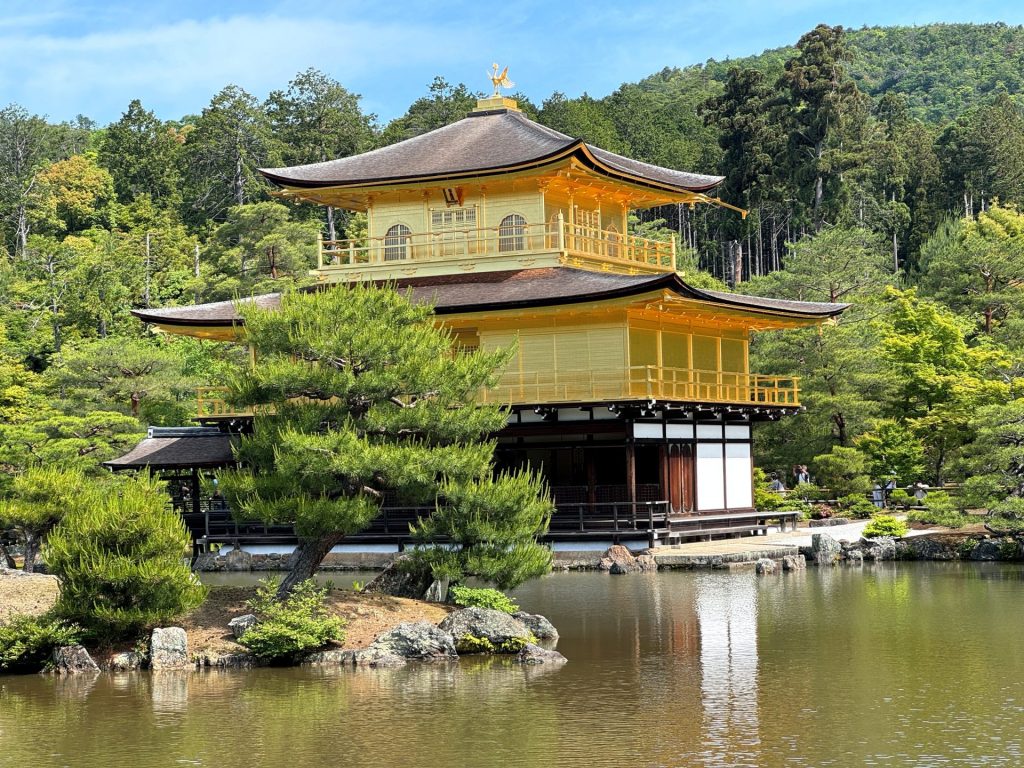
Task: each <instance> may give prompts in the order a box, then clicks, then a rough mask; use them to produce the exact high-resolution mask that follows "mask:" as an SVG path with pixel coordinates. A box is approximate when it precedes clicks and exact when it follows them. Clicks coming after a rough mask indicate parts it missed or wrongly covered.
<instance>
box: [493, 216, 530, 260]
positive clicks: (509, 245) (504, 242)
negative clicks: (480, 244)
mask: <svg viewBox="0 0 1024 768" xmlns="http://www.w3.org/2000/svg"><path fill="white" fill-rule="evenodd" d="M525 249H526V219H524V218H523V217H522V216H520V215H519V214H518V213H510V214H509V215H508V216H506V217H505V218H504V219H502V220H501V224H500V225H499V227H498V250H499V251H522V250H525Z"/></svg>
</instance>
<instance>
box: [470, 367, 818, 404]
mask: <svg viewBox="0 0 1024 768" xmlns="http://www.w3.org/2000/svg"><path fill="white" fill-rule="evenodd" d="M480 400H481V401H482V402H492V403H509V404H513V405H514V404H540V403H570V402H601V401H604V400H674V401H679V402H691V403H730V404H744V405H747V404H757V405H778V406H798V405H800V389H799V380H798V378H797V377H795V376H764V375H761V374H756V373H731V372H728V371H701V370H694V369H689V368H663V367H660V366H654V365H638V366H632V367H630V368H627V369H626V370H625V371H621V370H619V371H616V370H610V371H592V370H586V371H557V370H551V371H533V372H528V373H526V372H524V373H519V372H509V373H505V374H504V375H503V376H502V377H501V379H500V380H499V381H498V384H497V386H495V387H493V388H492V389H489V390H486V391H484V392H483V393H481V397H480Z"/></svg>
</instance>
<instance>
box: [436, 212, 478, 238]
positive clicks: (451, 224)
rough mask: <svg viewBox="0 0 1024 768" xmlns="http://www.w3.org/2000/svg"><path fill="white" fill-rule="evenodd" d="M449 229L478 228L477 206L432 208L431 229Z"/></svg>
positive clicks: (439, 230)
mask: <svg viewBox="0 0 1024 768" xmlns="http://www.w3.org/2000/svg"><path fill="white" fill-rule="evenodd" d="M447 229H476V208H475V207H471V208H432V209H431V211H430V230H431V231H432V232H443V231H445V230H447Z"/></svg>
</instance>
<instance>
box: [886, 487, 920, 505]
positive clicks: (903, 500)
mask: <svg viewBox="0 0 1024 768" xmlns="http://www.w3.org/2000/svg"><path fill="white" fill-rule="evenodd" d="M915 501H917V499H915V498H914V497H913V496H911V495H910V494H909V493H907V492H906V491H905V490H903V489H902V488H897V489H895V490H893V491H890V492H889V505H890V506H892V507H899V508H900V509H903V510H907V509H909V508H910V507H911V505H912V504H914V502H915Z"/></svg>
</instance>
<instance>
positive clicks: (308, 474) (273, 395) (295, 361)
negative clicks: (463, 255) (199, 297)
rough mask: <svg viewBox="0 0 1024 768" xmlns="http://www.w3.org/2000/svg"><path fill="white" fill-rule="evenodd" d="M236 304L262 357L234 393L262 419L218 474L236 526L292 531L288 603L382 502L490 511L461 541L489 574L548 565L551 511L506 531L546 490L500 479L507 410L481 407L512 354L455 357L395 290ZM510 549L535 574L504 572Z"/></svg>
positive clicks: (361, 289) (447, 338)
mask: <svg viewBox="0 0 1024 768" xmlns="http://www.w3.org/2000/svg"><path fill="white" fill-rule="evenodd" d="M238 307H239V312H240V313H241V315H242V316H243V317H244V319H245V330H246V337H247V340H248V343H249V344H250V345H251V346H252V348H253V349H254V350H255V353H256V363H255V365H254V366H252V367H250V368H247V369H244V370H241V371H239V372H238V373H237V374H236V375H235V376H234V377H233V379H232V381H231V382H230V394H229V399H230V401H231V402H232V403H233V404H234V405H236V406H252V407H255V408H256V409H257V413H258V414H259V415H258V416H257V418H256V420H255V421H256V423H255V430H254V434H253V435H251V436H247V437H243V438H242V440H241V442H240V445H239V447H238V450H237V458H238V460H239V462H240V463H241V468H240V469H234V470H225V471H222V472H219V473H218V474H217V477H218V480H219V484H220V488H221V489H222V490H223V492H224V495H225V497H226V499H227V500H228V503H229V504H230V505H231V507H232V509H234V510H235V513H236V515H238V516H239V517H240V518H247V519H253V518H256V519H261V520H264V521H266V522H267V523H270V524H291V525H294V527H295V532H296V534H297V537H298V542H299V543H298V549H297V553H296V557H295V559H294V562H293V566H292V570H291V572H290V573H289V574H288V576H287V577H286V578H285V579H284V581H283V582H282V583H281V587H280V592H279V594H280V595H281V596H284V595H285V594H287V593H288V592H289V591H290V590H291V589H292V588H293V587H294V586H295V585H296V584H298V583H299V582H301V581H303V580H305V579H308V578H309V577H310V576H312V575H313V574H314V573H315V571H316V569H317V567H318V566H319V565H320V563H321V561H322V560H323V558H324V557H325V556H326V555H327V553H328V552H329V551H330V550H331V548H332V547H334V546H335V545H337V544H338V543H339V542H340V541H342V540H343V539H344V538H345V536H347V535H349V534H352V533H355V532H357V531H360V530H362V529H364V528H366V527H367V526H368V525H369V524H370V523H371V522H372V521H373V519H374V518H375V517H377V515H378V514H380V511H381V507H382V506H383V504H384V503H385V500H388V501H389V502H390V503H396V502H397V503H398V504H401V505H434V504H436V505H437V506H438V507H439V508H440V509H442V510H445V509H448V508H449V506H451V507H454V508H457V509H462V508H465V509H467V514H469V513H472V514H474V515H481V516H482V517H483V518H484V519H483V520H475V521H472V522H473V524H476V525H478V527H479V528H480V530H481V532H482V534H483V535H482V536H481V538H480V539H475V540H473V541H466V540H464V539H463V540H461V541H460V543H461V544H463V549H467V548H468V549H470V550H472V549H473V548H474V547H476V548H478V549H479V550H480V556H479V557H477V558H475V561H478V562H480V563H485V564H486V565H487V568H488V569H489V570H488V571H487V572H484V573H481V575H483V576H485V577H487V576H488V575H490V574H491V573H500V574H509V573H516V575H517V576H518V577H522V578H525V577H527V576H530V575H537V574H539V573H543V572H544V571H545V570H546V569H547V567H548V564H549V558H548V557H547V554H546V552H540V551H538V550H540V547H539V545H538V544H537V543H536V536H537V535H540V534H543V533H544V532H545V531H546V530H547V523H548V518H549V512H550V504H548V503H547V502H546V501H545V502H544V504H545V505H546V506H544V507H543V513H542V514H539V515H536V516H534V517H533V518H531V519H530V520H529V521H527V522H528V525H527V530H522V529H510V525H511V527H512V528H515V526H516V525H518V524H520V523H523V522H524V521H523V520H522V519H521V518H518V517H516V516H514V515H511V514H509V510H508V509H506V508H505V507H504V506H503V505H506V504H508V503H509V502H510V500H511V501H515V502H517V503H518V502H522V501H523V497H524V495H529V496H532V498H534V499H536V498H537V497H539V496H540V495H541V492H542V489H541V485H540V483H539V481H537V480H533V479H524V478H523V477H522V476H519V475H513V476H504V475H503V476H500V477H498V478H497V479H494V478H493V471H492V458H493V453H494V445H495V444H494V442H493V440H491V439H489V435H491V434H493V433H494V432H496V431H498V430H499V429H501V428H502V427H503V426H504V424H505V420H506V414H505V411H504V410H503V409H501V408H498V407H495V406H484V405H477V404H476V403H474V396H475V394H476V392H477V391H478V390H479V389H480V388H481V387H485V386H488V385H489V384H492V383H493V380H494V377H495V372H496V370H497V369H498V368H499V367H501V366H503V365H504V364H506V363H507V362H508V360H509V353H508V352H506V351H497V352H493V351H491V352H487V351H467V350H459V349H458V347H457V345H456V344H455V341H454V339H453V338H452V336H451V335H450V333H449V332H448V331H447V330H444V329H440V328H438V327H437V326H436V325H435V324H434V320H433V313H432V310H431V308H430V307H429V306H423V305H414V304H412V303H411V302H410V301H409V300H408V299H407V298H405V297H403V296H401V295H399V294H398V293H397V292H396V291H394V290H391V289H381V288H374V287H368V286H356V287H352V288H336V289H334V290H327V291H320V292H317V293H306V294H303V293H286V294H285V295H284V296H282V299H281V307H280V309H278V310H271V311H267V310H262V309H258V308H256V307H254V306H253V305H252V304H251V303H245V302H242V303H239V305H238ZM524 482H525V483H527V484H528V485H529V486H530V489H531V493H530V494H523V493H522V490H521V489H522V484H523V483H524ZM449 500H452V501H453V503H451V504H450V505H449ZM535 507H536V503H535ZM467 525H468V523H467ZM488 526H489V527H488ZM448 532H449V533H450V530H449V531H448ZM455 538H457V537H455ZM502 553H503V555H504V557H508V558H518V559H523V558H526V559H527V560H528V562H530V563H532V564H533V565H532V568H531V569H529V572H528V573H523V572H521V571H518V572H517V571H516V567H515V566H508V567H506V568H505V569H501V568H499V567H497V566H495V564H494V562H493V559H494V558H495V557H499V558H500V557H501V556H502ZM466 561H467V562H468V554H467V558H466ZM441 570H443V569H440V567H439V574H440V571H441ZM522 578H519V580H520V581H521V580H522ZM501 580H502V581H503V582H504V583H508V580H505V579H501Z"/></svg>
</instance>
